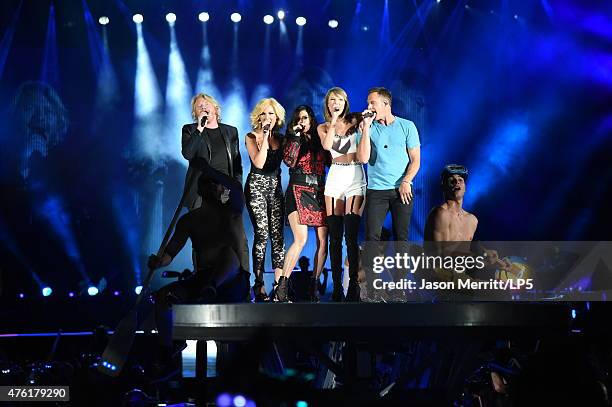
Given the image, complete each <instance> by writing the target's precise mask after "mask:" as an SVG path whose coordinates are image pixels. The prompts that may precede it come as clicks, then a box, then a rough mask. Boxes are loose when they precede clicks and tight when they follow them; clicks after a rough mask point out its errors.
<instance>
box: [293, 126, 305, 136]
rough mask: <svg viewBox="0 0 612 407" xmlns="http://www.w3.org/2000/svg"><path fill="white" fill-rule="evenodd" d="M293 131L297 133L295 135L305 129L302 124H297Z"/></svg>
mask: <svg viewBox="0 0 612 407" xmlns="http://www.w3.org/2000/svg"><path fill="white" fill-rule="evenodd" d="M293 131H294V132H295V134H297V133H301V132H303V131H304V127H302V125H301V124H296V125H295V126H293Z"/></svg>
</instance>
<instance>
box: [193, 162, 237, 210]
mask: <svg viewBox="0 0 612 407" xmlns="http://www.w3.org/2000/svg"><path fill="white" fill-rule="evenodd" d="M191 165H192V166H193V167H195V168H197V169H198V170H200V171H201V172H202V175H207V176H209V177H210V178H212V179H213V180H214V181H215V182H217V183H219V184H221V185H223V186H224V187H226V188H227V189H229V190H230V204H231V206H232V209H233V210H234V212H236V213H242V209H243V208H244V192H243V191H242V184H241V183H240V182H238V180H236V179H235V178H232V177H229V176H227V175H225V174H224V173H222V172H219V171H217V170H215V169H214V168H212V167H211V166H210V165H208V162H207V161H206V160H205V159H204V158H202V157H196V158H194V159H193V160H191Z"/></svg>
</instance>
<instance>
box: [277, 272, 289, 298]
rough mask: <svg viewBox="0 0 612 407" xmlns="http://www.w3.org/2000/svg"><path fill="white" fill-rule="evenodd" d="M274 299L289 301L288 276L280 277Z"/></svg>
mask: <svg viewBox="0 0 612 407" xmlns="http://www.w3.org/2000/svg"><path fill="white" fill-rule="evenodd" d="M274 301H276V302H289V279H288V278H287V277H284V276H281V277H279V279H278V285H277V286H276V291H275V292H274Z"/></svg>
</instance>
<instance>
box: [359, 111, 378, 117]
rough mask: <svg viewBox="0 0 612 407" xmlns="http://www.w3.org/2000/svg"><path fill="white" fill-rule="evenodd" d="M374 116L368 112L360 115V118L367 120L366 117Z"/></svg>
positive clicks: (371, 112)
mask: <svg viewBox="0 0 612 407" xmlns="http://www.w3.org/2000/svg"><path fill="white" fill-rule="evenodd" d="M374 114H375V113H374V112H373V111H371V110H368V111H367V112H365V113H362V114H361V116H362V117H363V118H364V119H365V118H368V117H372V116H374Z"/></svg>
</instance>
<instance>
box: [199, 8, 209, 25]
mask: <svg viewBox="0 0 612 407" xmlns="http://www.w3.org/2000/svg"><path fill="white" fill-rule="evenodd" d="M198 20H200V21H201V22H203V23H205V22H207V21H208V20H210V15H209V14H208V13H207V12H205V11H203V12H201V13H200V14H198Z"/></svg>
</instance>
